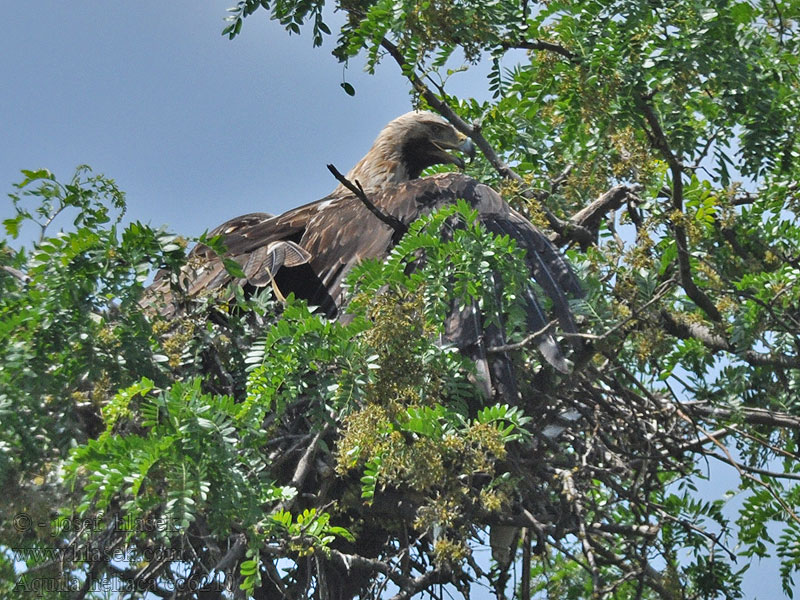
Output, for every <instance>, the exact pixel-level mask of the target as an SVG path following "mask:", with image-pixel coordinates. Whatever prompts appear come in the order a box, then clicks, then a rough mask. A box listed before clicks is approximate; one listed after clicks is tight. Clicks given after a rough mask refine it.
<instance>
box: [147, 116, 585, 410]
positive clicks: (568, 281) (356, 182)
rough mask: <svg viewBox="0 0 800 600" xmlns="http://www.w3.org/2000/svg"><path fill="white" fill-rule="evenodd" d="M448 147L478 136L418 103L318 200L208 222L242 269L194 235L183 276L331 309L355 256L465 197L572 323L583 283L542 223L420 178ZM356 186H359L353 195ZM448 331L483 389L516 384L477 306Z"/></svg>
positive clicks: (376, 251) (454, 317) (467, 147)
mask: <svg viewBox="0 0 800 600" xmlns="http://www.w3.org/2000/svg"><path fill="white" fill-rule="evenodd" d="M454 151H459V152H463V153H466V154H469V155H471V154H472V153H474V146H473V145H472V143H471V141H470V140H469V139H468V138H466V137H465V136H463V135H462V134H460V133H459V132H458V131H456V129H455V128H454V127H453V126H452V125H450V124H449V123H447V122H446V121H444V120H443V119H442V118H440V117H439V116H437V115H435V114H433V113H429V112H421V111H420V112H416V111H415V112H410V113H407V114H405V115H402V116H401V117H398V118H396V119H394V120H393V121H391V122H390V123H389V124H388V125H386V127H384V129H383V130H382V131H381V132H380V134H379V135H378V137H377V139H376V140H375V142H374V143H373V145H372V148H371V149H370V150H369V152H367V154H366V155H365V156H364V158H362V159H361V160H360V161H359V162H358V164H356V166H355V167H353V169H352V170H351V171H350V172H349V173H348V174H347V175H346V178H344V179H340V181H342V184H340V185H339V186H338V187H336V189H334V190H333V192H331V194H329V195H328V196H326V197H325V198H322V199H321V200H318V201H316V202H312V203H310V204H306V205H304V206H300V207H298V208H294V209H292V210H289V211H288V212H286V213H284V214H282V215H279V216H273V215H270V214H266V213H251V214H247V215H244V216H241V217H237V218H235V219H231V220H230V221H227V222H226V223H223V224H222V225H220V226H219V227H217V228H215V229H214V230H212V231H211V232H209V236H216V235H220V236H222V241H223V244H224V246H225V248H226V249H227V251H226V254H225V258H229V259H233V260H235V261H236V262H237V263H238V264H239V266H240V267H241V269H242V271H243V272H244V275H245V277H244V278H237V277H236V276H234V275H232V274H231V273H230V272H229V270H228V269H226V267H225V265H224V262H223V260H222V259H221V258H220V257H219V256H217V254H216V253H215V252H214V251H212V250H211V249H210V248H209V247H207V246H205V245H202V244H199V245H198V246H196V247H195V248H194V249H193V250H192V252H191V253H190V255H189V258H188V262H187V267H185V268H184V271H183V273H182V275H181V278H182V279H183V280H185V281H186V285H185V288H186V292H187V294H188V296H189V297H192V296H196V295H201V294H205V293H208V292H210V291H214V290H218V289H220V288H222V287H224V286H227V285H228V284H230V283H231V282H234V281H236V280H237V279H239V281H238V283H240V284H242V285H244V286H245V287H247V286H255V287H260V286H265V285H269V284H271V285H273V286H274V287H275V290H276V293H277V294H278V296H279V297H281V295H282V294H287V295H288V294H289V293H290V292H292V293H294V294H295V295H296V296H297V297H300V298H305V299H306V300H307V301H308V303H309V304H310V305H312V306H316V307H319V310H320V311H321V312H322V313H324V314H325V315H327V316H328V317H331V318H334V317H336V316H337V314H338V312H339V309H340V307H341V304H342V302H343V295H344V293H343V287H342V286H343V282H344V279H345V277H346V275H347V273H348V272H349V271H350V269H351V268H352V267H353V266H354V265H356V264H357V263H359V261H362V260H363V259H366V258H384V257H386V256H387V255H388V253H389V252H390V250H391V249H392V247H393V246H394V245H395V244H396V243H397V241H398V240H399V237H400V236H401V235H402V232H403V231H404V229H405V228H406V227H407V226H408V225H409V224H410V223H411V222H412V221H414V220H415V219H417V218H418V217H419V216H421V215H423V214H426V213H428V212H431V211H433V210H435V209H437V208H439V207H442V206H444V205H446V204H449V203H453V202H455V201H456V200H458V199H464V200H466V201H467V202H469V203H470V204H471V205H472V207H473V208H474V209H476V210H477V211H478V213H479V219H480V220H481V222H482V223H483V224H484V225H485V226H486V227H487V228H488V229H489V230H490V231H492V232H493V233H496V234H503V235H506V234H507V235H509V236H511V237H512V238H514V239H515V240H516V241H517V244H518V245H519V246H520V247H522V248H523V249H524V250H525V251H526V261H527V264H528V266H529V268H530V272H531V275H532V277H533V279H534V280H535V281H536V282H537V283H538V284H539V286H540V287H541V289H542V290H544V292H545V293H546V294H547V296H548V297H549V298H550V300H551V305H552V311H553V313H554V314H555V316H556V317H557V318H558V320H559V322H560V325H561V327H562V329H563V330H565V331H568V332H574V331H575V324H574V322H573V318H572V314H571V312H570V308H569V305H568V297H569V296H579V295H580V294H581V287H580V285H579V283H578V281H577V279H576V277H575V275H574V274H573V272H572V270H571V269H570V267H569V265H568V264H567V262H566V261H565V260H564V258H563V257H562V256H561V255H560V254H559V252H558V251H557V250H556V249H555V248H554V247H553V245H552V244H551V243H550V241H549V240H548V239H547V238H546V237H545V236H544V235H543V234H542V232H541V231H539V230H538V229H537V228H536V227H534V226H533V225H532V224H531V223H530V222H529V221H528V220H527V219H526V218H525V217H524V216H523V215H522V214H520V213H519V212H517V211H515V210H514V209H512V208H511V207H510V206H509V205H508V204H507V203H506V202H504V201H503V200H502V198H501V197H500V196H499V195H498V194H497V193H496V192H495V191H494V190H492V189H491V188H489V187H488V186H486V185H483V184H480V183H479V182H477V181H476V180H474V179H472V178H470V177H468V176H466V175H463V174H459V173H446V174H439V175H433V176H428V177H423V178H420V174H421V173H422V172H423V170H424V169H426V168H427V167H430V166H432V165H436V164H444V163H452V164H455V165H458V166H459V167H463V166H464V161H463V160H462V159H461V158H460V157H459V156H457V155H456V154H453V152H454ZM347 183H349V184H351V185H349V186H348V185H346V184H347ZM356 186H358V187H360V188H361V190H360V191H363V193H356V192H358V191H359V190H358V189H357V188H356ZM169 287H170V286H169V278H168V276H167V274H166V273H164V274H160V275H159V276H157V278H156V281H155V282H154V284H153V286H152V288H151V289H152V290H153V291H154V292H155V293H154V294H152V295H151V298H159V299H160V307H159V308H158V310H159V312H161V314H162V315H164V316H171V315H174V314H175V313H176V312H177V311H178V310H179V307H178V304H177V301H176V300H175V299H174V297H173V296H172V295H171V294H170V292H169ZM526 299H527V312H528V328H529V329H530V331H531V332H533V331H539V330H541V329H542V328H544V327H545V326H546V324H547V323H548V322H549V320H550V319H549V317H548V316H547V315H546V314H545V312H544V311H543V309H542V307H541V304H540V302H539V301H537V298H536V297H535V295H534V290H533V288H530V289H529V290H528V292H527V298H526ZM154 302H155V301H154ZM446 329H447V335H448V339H449V341H450V342H452V343H454V344H456V345H457V346H458V347H459V348H460V349H461V350H462V351H463V352H465V353H467V354H469V355H470V356H472V358H474V359H475V360H476V363H477V364H478V365H479V369H478V370H479V375H481V376H482V379H483V381H484V386H485V389H486V391H487V392H489V393H490V394H497V395H499V396H501V397H502V396H507V395H508V394H512V395H513V394H514V393H515V392H516V390H515V388H514V386H513V383H508V382H510V381H513V377H512V378H509V377H508V376H507V375H508V374H507V373H506V374H504V373H501V372H499V371H502V370H503V369H506V370H507V369H508V368H510V363H509V361H508V360H494V361H493V360H487V357H486V346H487V345H489V346H495V345H497V343H496V342H499V343H500V344H502V342H503V339H502V333H501V332H499V331H497V328H494V331H493V330H492V328H491V327H490V326H486V327H484V324H483V319H482V317H481V315H480V314H479V312H478V311H477V307H474V306H473V307H466V308H462V309H460V310H456V309H454V311H453V313H452V314H451V316H450V318H449V319H448V322H447V323H446ZM537 345H538V347H539V349H540V350H541V352H542V354H543V356H544V357H545V359H546V360H547V361H548V362H549V363H550V364H551V365H553V366H554V367H555V368H557V369H558V370H560V371H563V372H567V371H569V368H570V363H569V361H567V360H566V359H565V357H564V356H563V354H562V353H561V351H560V349H559V347H558V345H557V344H556V342H555V340H554V339H553V337H552V336H551V335H550V334H549V333H545V334H542V335H541V336H540V337H539V339H538V340H537ZM481 365H483V367H482V368H481ZM481 371H483V372H481ZM501 382H505V383H501ZM508 400H511V398H508Z"/></svg>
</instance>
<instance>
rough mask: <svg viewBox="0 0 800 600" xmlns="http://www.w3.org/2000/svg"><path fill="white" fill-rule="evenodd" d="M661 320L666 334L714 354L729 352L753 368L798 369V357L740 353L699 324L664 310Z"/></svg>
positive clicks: (750, 352)
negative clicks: (697, 342) (696, 343)
mask: <svg viewBox="0 0 800 600" xmlns="http://www.w3.org/2000/svg"><path fill="white" fill-rule="evenodd" d="M661 318H662V322H663V324H664V329H665V330H666V331H667V333H669V334H671V335H674V336H675V337H677V338H680V339H683V340H688V339H693V340H697V341H699V342H700V343H701V344H703V345H704V346H705V347H706V348H708V349H709V350H713V351H715V352H720V351H722V352H729V353H730V354H733V355H735V356H737V357H739V358H741V359H742V360H743V361H745V362H746V363H748V364H751V365H753V366H767V367H781V368H785V369H797V368H800V357H797V356H787V355H785V354H766V353H763V352H756V351H755V350H746V351H744V352H741V351H739V350H737V349H736V348H735V347H734V346H733V344H731V343H730V342H729V341H728V340H727V339H726V338H724V337H723V336H721V335H719V334H716V333H714V332H713V331H711V330H710V329H709V328H708V327H706V326H704V325H702V324H700V323H692V322H687V321H684V320H683V319H680V318H679V317H678V316H676V315H673V314H671V313H670V312H668V311H666V310H663V311H661Z"/></svg>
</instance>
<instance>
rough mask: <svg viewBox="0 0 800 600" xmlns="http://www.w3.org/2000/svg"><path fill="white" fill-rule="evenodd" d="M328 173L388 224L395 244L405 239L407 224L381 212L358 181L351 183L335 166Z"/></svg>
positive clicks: (330, 167) (330, 166)
mask: <svg viewBox="0 0 800 600" xmlns="http://www.w3.org/2000/svg"><path fill="white" fill-rule="evenodd" d="M328 171H330V172H331V173H332V174H333V176H334V177H336V179H337V181H338V182H339V183H341V184H342V185H343V186H344V187H346V188H347V189H348V190H350V191H351V192H353V193H354V194H355V195H356V198H358V199H359V200H361V202H363V203H364V206H366V207H367V208H368V209H369V212H371V213H372V214H373V215H375V216H376V217H378V219H380V221H381V222H383V223H386V224H387V225H388V226H389V227H391V228H392V229H393V230H394V234H393V235H392V241H393V242H394V243H395V244H396V243H397V242H399V241H400V238H401V237H403V236H404V235H405V234H406V232H407V231H408V227H406V226H405V224H403V222H402V221H401V220H400V219H398V218H397V217H395V216H393V215H387V214H386V213H384V212H383V211H381V209H379V208H378V207H377V206H375V205H374V204H373V203H372V201H371V200H370V199H369V198H367V194H366V193H365V192H364V188H362V187H361V184H360V183H359V182H358V181H356V182H355V183H353V182H351V181H350V180H349V179H347V177H345V176H344V175H342V174H341V173H340V172H339V170H338V169H337V168H336V167H335V166H333V165H328Z"/></svg>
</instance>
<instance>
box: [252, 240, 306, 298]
mask: <svg viewBox="0 0 800 600" xmlns="http://www.w3.org/2000/svg"><path fill="white" fill-rule="evenodd" d="M310 260H311V254H310V253H309V252H308V251H307V250H306V249H305V248H303V247H302V246H300V245H299V244H295V243H294V242H290V241H287V240H280V241H277V242H270V243H269V244H268V245H266V246H261V247H260V248H256V249H255V250H254V251H253V252H251V253H250V254H249V255H248V257H247V262H246V263H245V264H244V267H243V270H244V274H245V275H246V276H247V283H249V284H250V285H254V286H256V287H262V286H265V285H267V284H268V283H270V282H273V281H274V280H275V273H277V272H278V269H280V268H281V267H284V266H286V267H299V266H300V265H304V264H306V263H307V262H308V261H310Z"/></svg>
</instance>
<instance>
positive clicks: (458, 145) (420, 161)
mask: <svg viewBox="0 0 800 600" xmlns="http://www.w3.org/2000/svg"><path fill="white" fill-rule="evenodd" d="M453 150H457V151H459V152H463V153H465V154H467V155H468V156H470V157H471V156H474V154H475V146H474V145H473V144H472V141H471V140H470V139H469V138H468V137H466V136H465V135H463V134H461V133H459V132H458V131H456V129H455V127H453V126H452V125H450V123H448V122H447V121H445V120H444V119H442V118H441V117H440V116H438V115H435V114H433V113H431V112H426V111H412V112H409V113H406V114H404V115H402V116H400V117H397V118H396V119H395V120H393V121H391V122H390V123H389V124H388V125H387V126H386V127H384V128H383V130H382V131H381V132H380V134H378V137H377V139H376V140H375V142H374V143H373V144H372V148H370V150H369V152H367V154H366V155H365V156H364V158H362V159H361V160H360V161H359V163H358V164H357V165H356V166H355V167H353V169H352V170H351V171H350V172H349V173H348V174H347V178H348V179H349V180H350V181H358V182H359V183H360V184H361V186H362V187H363V188H364V189H365V190H367V191H373V192H375V191H380V190H382V189H383V188H384V187H385V186H387V185H392V184H396V183H402V182H404V181H408V180H410V179H416V178H417V177H419V176H420V173H422V171H423V170H425V169H426V168H428V167H430V166H432V165H438V164H446V163H452V164H454V165H457V166H458V167H460V168H463V167H464V160H463V159H462V158H461V157H460V156H457V155H455V154H453V153H452V151H453Z"/></svg>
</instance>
